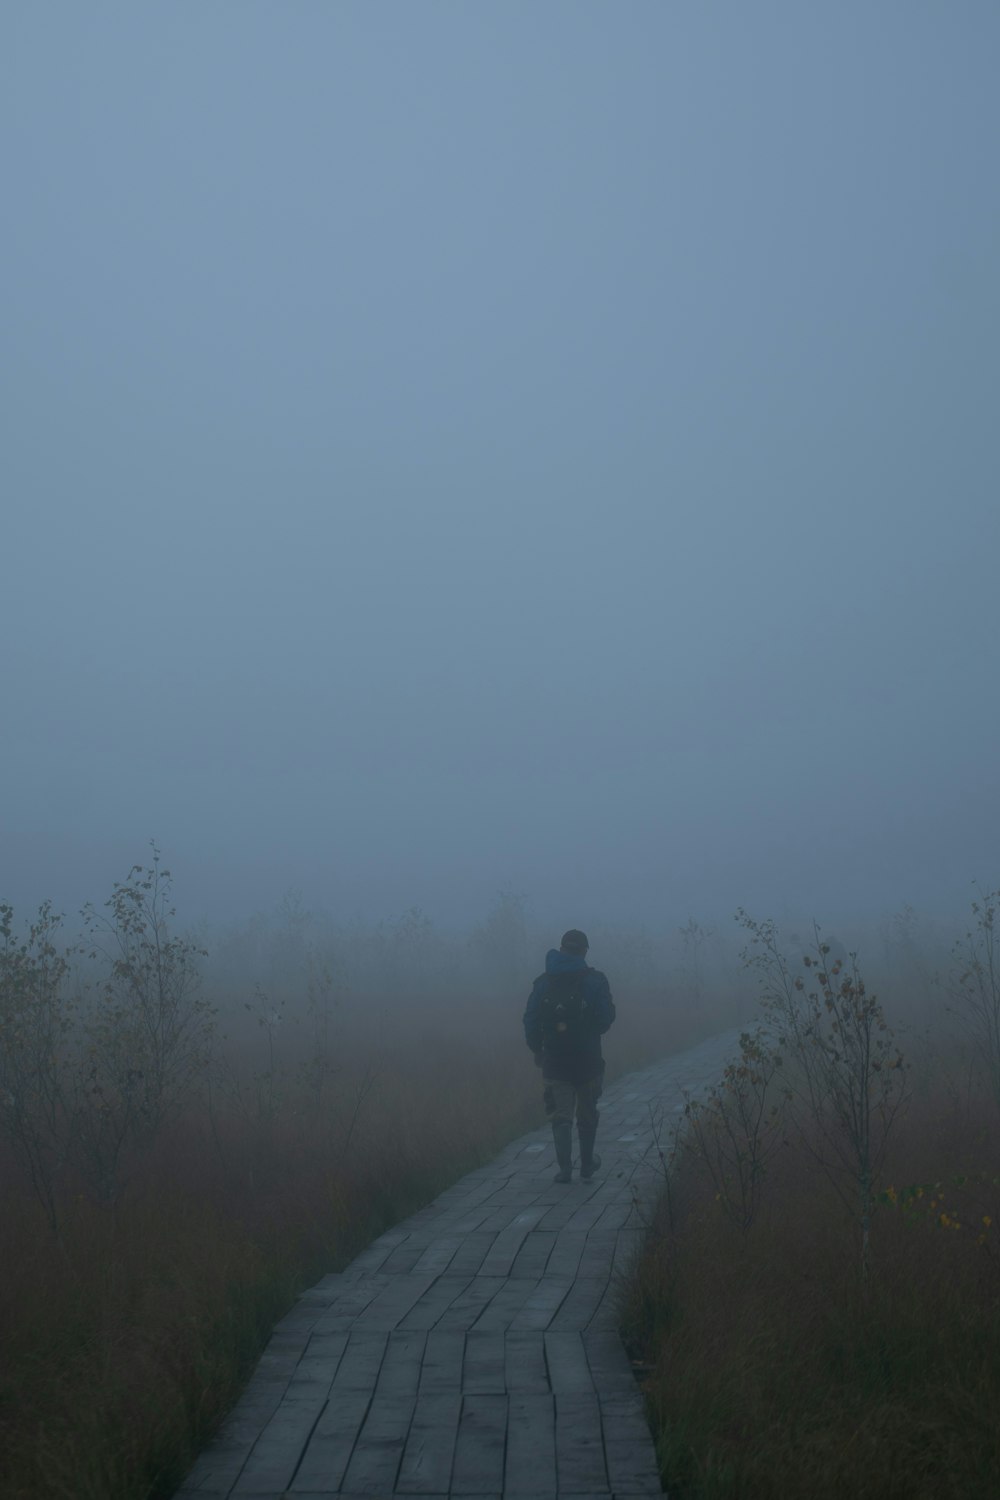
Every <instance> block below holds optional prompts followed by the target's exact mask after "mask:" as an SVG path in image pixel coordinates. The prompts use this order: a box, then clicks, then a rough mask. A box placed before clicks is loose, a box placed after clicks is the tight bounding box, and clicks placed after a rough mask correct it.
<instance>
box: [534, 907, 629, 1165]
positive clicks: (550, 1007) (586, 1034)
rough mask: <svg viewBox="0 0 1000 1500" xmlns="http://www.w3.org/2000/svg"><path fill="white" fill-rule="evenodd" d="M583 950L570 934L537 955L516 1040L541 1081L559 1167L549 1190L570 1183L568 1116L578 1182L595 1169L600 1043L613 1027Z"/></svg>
mask: <svg viewBox="0 0 1000 1500" xmlns="http://www.w3.org/2000/svg"><path fill="white" fill-rule="evenodd" d="M589 947H590V944H589V942H588V941H587V935H586V933H584V932H580V931H578V929H577V928H575V927H573V928H571V929H570V931H569V932H564V933H563V936H562V941H561V942H560V944H559V947H558V949H556V948H550V949H549V951H548V953H547V954H546V955H545V973H544V974H539V976H538V978H537V979H536V980H535V982H534V985H533V986H532V990H531V994H530V995H529V997H528V1004H527V1006H526V1007H525V1011H524V1039H525V1041H526V1042H527V1044H528V1046H529V1047H530V1048H531V1050H532V1052H533V1053H534V1055H535V1062H536V1063H537V1064H538V1066H539V1067H540V1068H541V1070H542V1078H543V1079H544V1081H545V1092H544V1095H543V1097H544V1100H545V1113H546V1114H547V1115H548V1117H549V1119H550V1120H551V1122H552V1139H553V1141H554V1142H555V1148H556V1160H557V1162H558V1163H559V1171H558V1172H557V1174H556V1179H555V1180H556V1182H571V1181H572V1178H573V1113H574V1110H575V1112H576V1129H577V1134H578V1136H579V1138H580V1176H581V1177H582V1178H583V1180H584V1182H589V1181H590V1179H591V1177H593V1175H594V1173H595V1172H596V1171H597V1169H598V1167H599V1166H600V1165H601V1158H600V1157H599V1156H595V1154H594V1140H595V1138H596V1136H597V1121H598V1119H599V1114H598V1109H597V1101H598V1099H599V1098H600V1097H601V1088H602V1085H603V1083H604V1058H603V1056H602V1054H601V1037H602V1036H603V1035H604V1033H605V1032H606V1031H607V1030H608V1028H609V1027H610V1025H611V1023H612V1021H613V1020H614V1019H615V1006H614V1001H613V1000H612V998H611V989H610V986H609V985H608V981H607V978H606V976H605V975H604V974H602V973H600V971H599V970H598V969H591V968H588V966H587V949H588V948H589Z"/></svg>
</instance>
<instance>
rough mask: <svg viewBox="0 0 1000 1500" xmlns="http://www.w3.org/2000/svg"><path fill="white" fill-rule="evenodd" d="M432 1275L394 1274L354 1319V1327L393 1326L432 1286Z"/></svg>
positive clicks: (388, 1328) (389, 1327) (386, 1328)
mask: <svg viewBox="0 0 1000 1500" xmlns="http://www.w3.org/2000/svg"><path fill="white" fill-rule="evenodd" d="M434 1280H435V1278H434V1277H433V1276H394V1277H393V1278H392V1279H391V1280H390V1282H389V1285H388V1286H387V1287H386V1288H385V1290H384V1291H381V1292H379V1294H378V1296H377V1297H376V1298H375V1300H374V1301H373V1302H369V1304H368V1306H367V1307H366V1308H365V1310H364V1312H362V1313H359V1314H358V1317H357V1319H356V1321H355V1327H356V1328H384V1329H385V1330H386V1332H388V1331H389V1330H390V1329H392V1328H395V1327H396V1325H397V1324H398V1323H399V1322H400V1321H401V1319H403V1318H405V1317H406V1314H407V1313H408V1312H409V1311H410V1308H411V1307H412V1306H413V1305H414V1303H415V1302H419V1301H420V1298H421V1297H422V1296H423V1295H424V1293H425V1292H426V1291H427V1289H428V1287H430V1286H433V1284H434Z"/></svg>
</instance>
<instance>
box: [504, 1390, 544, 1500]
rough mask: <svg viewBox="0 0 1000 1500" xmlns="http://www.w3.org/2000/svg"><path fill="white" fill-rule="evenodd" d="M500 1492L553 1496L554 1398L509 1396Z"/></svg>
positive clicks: (535, 1394) (536, 1394)
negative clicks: (505, 1446) (502, 1490)
mask: <svg viewBox="0 0 1000 1500" xmlns="http://www.w3.org/2000/svg"><path fill="white" fill-rule="evenodd" d="M504 1491H505V1493H506V1494H508V1495H523V1496H525V1497H527V1496H530V1495H537V1496H539V1497H542V1496H545V1497H549V1500H551V1497H552V1496H554V1495H555V1494H556V1413H555V1398H554V1397H553V1396H551V1395H545V1394H541V1393H534V1392H533V1393H532V1394H531V1395H530V1396H523V1395H519V1394H513V1395H511V1397H510V1407H509V1413H508V1421H507V1453H506V1462H505V1467H504Z"/></svg>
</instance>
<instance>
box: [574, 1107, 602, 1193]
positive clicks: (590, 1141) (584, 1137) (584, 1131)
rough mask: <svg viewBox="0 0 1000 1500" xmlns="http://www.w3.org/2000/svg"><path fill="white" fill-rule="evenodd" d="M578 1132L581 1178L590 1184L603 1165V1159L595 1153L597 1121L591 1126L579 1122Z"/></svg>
mask: <svg viewBox="0 0 1000 1500" xmlns="http://www.w3.org/2000/svg"><path fill="white" fill-rule="evenodd" d="M576 1132H577V1135H578V1136H579V1137H580V1176H581V1178H582V1179H583V1181H584V1182H589V1181H590V1179H591V1178H592V1177H593V1175H594V1173H595V1172H596V1171H597V1169H598V1167H599V1166H600V1165H601V1158H600V1157H599V1156H597V1155H596V1154H595V1152H594V1141H595V1139H596V1137H597V1121H596V1120H594V1121H593V1122H592V1123H591V1124H589V1125H581V1124H580V1123H579V1122H577V1127H576Z"/></svg>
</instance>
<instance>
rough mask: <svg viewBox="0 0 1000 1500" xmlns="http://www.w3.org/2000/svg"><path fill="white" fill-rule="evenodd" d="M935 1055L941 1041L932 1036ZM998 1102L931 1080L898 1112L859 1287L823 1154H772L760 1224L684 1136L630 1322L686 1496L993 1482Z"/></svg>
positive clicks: (892, 1496)
mask: <svg viewBox="0 0 1000 1500" xmlns="http://www.w3.org/2000/svg"><path fill="white" fill-rule="evenodd" d="M936 1061H937V1067H938V1070H939V1072H940V1070H941V1068H942V1054H941V1052H940V1051H939V1052H938V1054H937V1059H936ZM991 1106H992V1101H991V1099H990V1097H989V1094H988V1092H987V1091H986V1090H985V1089H984V1090H982V1091H981V1092H979V1093H978V1094H973V1095H971V1096H970V1095H969V1094H968V1092H967V1091H965V1092H964V1093H962V1094H960V1093H959V1091H956V1090H955V1089H953V1088H951V1087H949V1084H948V1081H947V1080H946V1079H944V1078H939V1081H938V1082H937V1083H936V1084H935V1085H933V1086H932V1087H931V1088H930V1089H928V1090H927V1091H926V1092H924V1093H923V1094H922V1096H921V1097H920V1099H919V1100H918V1101H916V1102H915V1104H914V1107H913V1108H911V1110H910V1111H909V1112H908V1113H907V1114H906V1115H905V1116H903V1117H901V1118H900V1119H899V1120H898V1121H897V1122H896V1124H897V1129H896V1131H895V1133H894V1135H893V1137H892V1138H891V1140H890V1142H889V1144H888V1147H887V1153H886V1160H885V1163H884V1183H885V1185H884V1186H883V1187H882V1188H881V1190H880V1192H879V1193H878V1194H877V1196H876V1200H875V1211H874V1213H873V1218H872V1228H871V1233H872V1238H873V1241H874V1242H875V1243H876V1245H877V1253H876V1254H875V1255H874V1256H873V1258H872V1269H871V1275H870V1280H869V1284H868V1289H867V1294H863V1291H862V1287H861V1284H860V1283H859V1279H858V1276H857V1269H856V1262H855V1259H854V1254H853V1251H852V1240H853V1234H854V1233H855V1232H856V1230H855V1227H854V1225H853V1223H852V1219H853V1215H851V1214H850V1212H849V1211H848V1210H847V1209H845V1206H844V1204H843V1202H842V1200H841V1199H840V1197H839V1196H838V1194H837V1193H836V1191H835V1189H834V1185H833V1184H831V1182H830V1180H829V1178H828V1177H827V1176H826V1175H825V1174H823V1173H822V1172H821V1171H819V1170H818V1169H817V1168H816V1166H815V1160H814V1155H813V1156H810V1154H809V1153H808V1152H804V1151H802V1150H797V1149H795V1147H794V1145H792V1144H789V1145H788V1146H787V1147H786V1148H785V1149H784V1150H782V1151H780V1152H778V1153H777V1154H776V1156H774V1157H773V1158H772V1160H771V1162H770V1164H769V1168H768V1177H767V1184H766V1192H765V1193H764V1194H763V1195H762V1198H761V1204H760V1209H759V1212H758V1214H757V1217H756V1220H755V1222H754V1224H753V1226H752V1228H751V1229H750V1231H749V1232H745V1231H744V1230H743V1227H742V1226H741V1225H740V1224H739V1223H738V1222H734V1220H733V1218H732V1216H731V1215H728V1214H727V1213H726V1211H725V1204H724V1203H723V1202H722V1201H720V1198H719V1195H718V1191H717V1187H716V1184H715V1181H714V1179H713V1173H712V1170H711V1161H710V1160H706V1158H705V1156H704V1155H699V1154H698V1153H696V1152H694V1151H688V1152H684V1151H683V1150H682V1152H681V1158H682V1160H681V1165H680V1168H679V1171H678V1172H677V1174H676V1177H675V1182H674V1184H673V1193H672V1222H673V1227H672V1228H671V1223H670V1220H669V1218H668V1215H667V1210H666V1205H665V1204H664V1205H663V1206H662V1208H661V1212H660V1216H659V1219H658V1221H657V1224H656V1226H655V1230H654V1232H653V1233H652V1234H651V1235H650V1238H649V1243H648V1245H647V1248H646V1252H645V1255H644V1256H643V1258H642V1259H641V1261H640V1263H639V1264H638V1266H637V1269H636V1272H635V1275H634V1277H633V1278H632V1280H631V1283H630V1285H629V1287H628V1289H627V1294H626V1298H625V1305H624V1325H623V1326H624V1328H625V1331H626V1334H627V1338H628V1341H629V1343H630V1346H631V1349H632V1353H633V1356H634V1359H635V1361H636V1365H637V1368H638V1369H640V1370H644V1371H645V1372H646V1379H645V1382H644V1386H645V1392H646V1397H647V1402H648V1409H649V1413H650V1418H651V1422H652V1425H653V1428H654V1432H655V1435H656V1440H657V1447H658V1452H659V1457H660V1463H661V1468H662V1476H663V1481H664V1485H665V1487H666V1488H667V1489H668V1491H669V1493H670V1495H671V1496H672V1497H675V1500H736V1497H739V1500H758V1497H759V1500H771V1497H774V1500H778V1497H780V1500H798V1497H803V1500H834V1497H836V1500H842V1497H843V1496H845V1495H849V1496H851V1497H852V1500H932V1497H933V1500H950V1497H954V1500H959V1497H961V1500H978V1497H983V1500H986V1497H992V1496H994V1495H996V1494H997V1493H1000V1422H998V1420H997V1413H998V1412H1000V1241H998V1236H997V1225H998V1223H1000V1177H998V1175H997V1162H996V1156H995V1150H994V1144H993V1142H994V1137H993V1133H992V1130H991V1128H990V1127H991V1124H992V1119H991Z"/></svg>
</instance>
